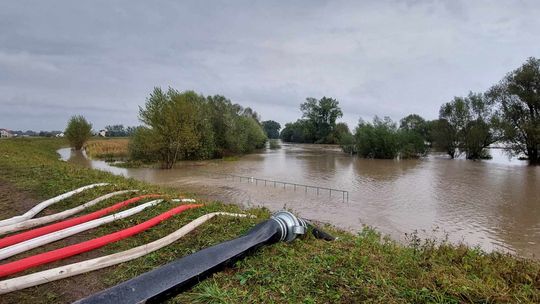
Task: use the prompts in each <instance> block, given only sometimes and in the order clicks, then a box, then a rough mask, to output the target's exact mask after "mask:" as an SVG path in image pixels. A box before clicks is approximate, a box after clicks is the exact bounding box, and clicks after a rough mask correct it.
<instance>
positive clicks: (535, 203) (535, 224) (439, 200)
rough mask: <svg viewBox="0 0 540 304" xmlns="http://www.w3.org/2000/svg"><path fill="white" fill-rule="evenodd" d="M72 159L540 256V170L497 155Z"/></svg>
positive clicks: (213, 194)
mask: <svg viewBox="0 0 540 304" xmlns="http://www.w3.org/2000/svg"><path fill="white" fill-rule="evenodd" d="M58 152H59V154H60V155H61V158H62V159H64V160H66V161H69V162H71V163H76V164H79V165H83V166H87V167H92V168H96V169H101V170H105V171H109V172H112V173H114V174H119V175H124V176H126V177H133V178H135V179H139V180H144V181H147V182H151V183H156V184H161V185H167V186H173V187H178V188H180V189H182V190H184V191H188V192H192V193H196V194H197V195H198V196H200V197H205V198H209V199H216V200H221V201H225V202H234V203H237V204H241V205H244V206H248V207H249V206H265V207H267V208H269V209H270V210H278V209H281V208H283V207H285V208H288V209H292V210H293V211H294V212H296V213H298V214H299V215H301V216H303V217H306V218H309V219H313V220H318V221H322V222H327V223H330V224H333V225H335V226H337V227H340V228H343V229H347V230H351V231H359V230H360V229H361V228H362V226H363V225H369V226H373V227H375V228H377V230H379V231H381V232H382V233H384V234H388V235H390V236H391V237H393V238H394V239H397V240H400V241H405V240H406V239H407V238H406V234H409V233H412V232H414V231H417V233H418V235H419V236H420V237H429V238H439V239H442V238H445V237H446V238H448V240H450V241H452V242H464V243H466V244H468V245H473V246H476V245H478V246H480V247H481V248H482V249H484V250H487V251H491V250H500V251H506V252H511V253H515V254H518V255H521V256H524V257H533V258H538V257H539V256H540V167H530V166H527V165H526V162H524V161H519V160H516V159H509V158H508V157H507V156H505V154H504V153H503V151H502V150H498V149H492V150H491V154H492V155H493V159H492V160H489V161H468V160H462V159H457V160H451V159H448V158H447V157H445V156H444V155H443V154H432V155H430V156H429V157H427V158H425V159H420V160H367V159H361V158H357V157H354V156H349V155H347V154H344V153H342V152H341V151H340V150H339V149H336V148H335V147H329V146H320V145H305V144H282V145H281V149H277V150H270V149H266V150H263V151H260V152H258V153H254V154H250V155H246V156H243V157H241V158H240V159H239V160H236V161H222V160H220V161H200V162H181V163H179V164H178V166H177V167H176V168H174V169H171V170H160V169H153V168H136V169H124V168H118V167H113V166H110V165H109V164H108V163H106V162H104V161H99V160H89V159H87V158H86V157H85V155H83V154H81V153H80V152H75V151H71V150H70V149H60V150H59V151H58ZM221 174H235V175H242V176H248V177H255V178H266V179H270V180H279V181H286V182H292V183H297V184H307V185H314V186H321V187H331V188H337V189H343V190H347V191H349V199H348V201H347V200H344V199H343V196H342V194H341V193H332V196H331V197H330V196H329V193H328V192H327V191H326V192H325V191H323V190H321V191H320V193H319V195H317V193H316V190H314V189H308V192H307V193H306V190H305V188H303V187H297V189H296V191H295V189H294V187H293V186H290V185H289V186H286V188H285V189H284V188H283V186H282V185H278V186H276V187H274V186H273V184H272V183H267V185H266V186H265V185H264V182H257V183H255V182H254V181H250V180H247V179H243V180H241V181H240V180H239V179H238V178H236V179H232V178H231V177H227V176H223V175H221Z"/></svg>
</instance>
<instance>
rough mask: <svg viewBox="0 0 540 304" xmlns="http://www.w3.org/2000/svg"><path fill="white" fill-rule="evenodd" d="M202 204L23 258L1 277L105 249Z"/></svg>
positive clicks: (8, 266) (2, 271)
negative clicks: (108, 245) (97, 249)
mask: <svg viewBox="0 0 540 304" xmlns="http://www.w3.org/2000/svg"><path fill="white" fill-rule="evenodd" d="M201 206H202V204H197V205H195V204H189V205H182V206H178V207H175V208H173V209H171V210H169V211H166V212H164V213H162V214H160V215H158V216H156V217H153V218H151V219H149V220H147V221H145V222H143V223H140V224H138V225H135V226H133V227H130V228H126V229H124V230H120V231H117V232H114V233H111V234H107V235H104V236H102V237H98V238H95V239H92V240H88V241H85V242H81V243H78V244H74V245H71V246H67V247H64V248H60V249H56V250H52V251H48V252H44V253H41V254H36V255H33V256H30V257H27V258H23V259H20V260H17V261H14V262H11V263H7V264H3V265H0V277H5V276H8V275H11V274H14V273H17V272H21V271H23V270H26V269H28V268H32V267H36V266H40V265H43V264H47V263H51V262H54V261H58V260H61V259H65V258H67V257H70V256H74V255H77V254H80V253H83V252H87V251H90V250H93V249H96V248H100V247H103V246H105V245H107V244H109V243H114V242H117V241H119V240H122V239H125V238H127V237H130V236H132V235H135V234H137V233H140V232H142V231H144V230H147V229H149V228H151V227H153V226H155V225H157V224H159V223H161V222H162V221H164V220H166V219H168V218H170V217H171V216H173V215H175V214H178V213H181V212H184V211H186V210H188V209H192V208H198V207H201Z"/></svg>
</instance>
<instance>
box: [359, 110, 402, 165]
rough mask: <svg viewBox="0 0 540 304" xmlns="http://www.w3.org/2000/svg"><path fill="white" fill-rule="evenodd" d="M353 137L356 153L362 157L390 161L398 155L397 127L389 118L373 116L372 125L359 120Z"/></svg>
mask: <svg viewBox="0 0 540 304" xmlns="http://www.w3.org/2000/svg"><path fill="white" fill-rule="evenodd" d="M354 137H355V140H356V151H357V153H358V154H359V155H360V156H362V157H365V158H383V159H392V158H395V157H396V156H397V155H398V152H399V139H398V135H397V126H396V124H395V123H394V122H393V121H392V120H391V119H390V118H389V117H385V118H384V119H380V118H379V117H377V116H375V118H373V123H369V122H364V121H363V120H360V122H359V124H358V127H357V128H356V133H355V135H354Z"/></svg>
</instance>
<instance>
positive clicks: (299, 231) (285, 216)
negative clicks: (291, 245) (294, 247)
mask: <svg viewBox="0 0 540 304" xmlns="http://www.w3.org/2000/svg"><path fill="white" fill-rule="evenodd" d="M271 219H273V220H274V221H276V222H277V223H278V224H279V226H280V227H281V237H280V239H279V240H280V241H285V242H290V241H292V240H294V239H296V238H297V237H298V236H299V235H303V234H305V233H306V231H307V224H306V222H305V221H304V220H302V219H300V218H297V217H296V216H294V214H292V213H290V212H288V211H285V210H283V211H278V212H276V213H274V214H273V215H272V217H271Z"/></svg>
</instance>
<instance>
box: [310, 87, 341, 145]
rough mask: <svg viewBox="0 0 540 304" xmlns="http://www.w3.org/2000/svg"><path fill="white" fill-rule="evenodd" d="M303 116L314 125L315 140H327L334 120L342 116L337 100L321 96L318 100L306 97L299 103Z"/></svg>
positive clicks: (322, 141)
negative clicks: (304, 100)
mask: <svg viewBox="0 0 540 304" xmlns="http://www.w3.org/2000/svg"><path fill="white" fill-rule="evenodd" d="M300 110H301V111H302V113H303V118H304V119H307V120H309V121H310V122H311V123H312V124H313V125H314V127H315V138H316V142H320V143H325V142H327V139H328V135H330V134H331V132H332V131H333V130H334V127H335V126H336V120H337V119H338V118H340V117H342V116H343V112H342V111H341V108H340V107H339V101H337V100H336V99H334V98H329V97H323V98H321V99H320V100H317V99H316V98H312V97H308V98H306V102H304V103H302V104H301V105H300Z"/></svg>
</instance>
